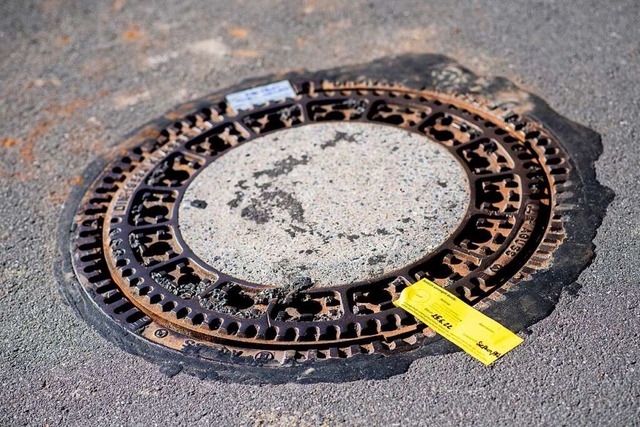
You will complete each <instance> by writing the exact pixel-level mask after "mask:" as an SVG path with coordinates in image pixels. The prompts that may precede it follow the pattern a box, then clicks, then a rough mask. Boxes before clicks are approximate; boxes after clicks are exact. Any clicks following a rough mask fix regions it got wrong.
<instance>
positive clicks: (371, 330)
mask: <svg viewBox="0 0 640 427" xmlns="http://www.w3.org/2000/svg"><path fill="white" fill-rule="evenodd" d="M292 83H293V86H294V88H295V89H296V91H297V93H298V95H297V97H296V98H295V99H293V100H285V101H282V102H278V103H272V104H269V105H265V106H260V107H257V108H255V109H253V110H249V111H245V112H242V113H240V114H238V113H236V112H235V111H233V110H231V109H230V108H229V107H228V106H227V105H226V104H225V102H224V101H223V100H219V101H217V102H213V103H210V104H208V105H205V106H201V108H199V109H197V110H196V111H192V112H191V113H190V114H182V112H181V113H180V114H176V115H175V117H174V119H175V120H174V121H173V123H171V124H170V125H168V126H165V127H164V128H163V129H158V130H155V129H154V130H152V131H151V132H149V131H144V130H143V131H142V132H141V133H140V137H139V144H138V145H136V146H133V147H130V148H127V149H122V152H121V153H120V155H119V158H117V159H116V160H115V161H114V162H113V163H111V164H110V165H109V166H108V167H106V168H105V169H104V171H103V173H102V174H101V175H100V176H99V177H98V178H97V179H96V180H95V181H94V182H93V184H92V185H91V186H90V188H89V190H88V191H87V192H86V194H85V196H84V198H83V200H82V202H81V204H80V207H79V210H78V213H77V215H76V217H75V219H74V230H72V233H71V240H70V246H69V250H70V253H71V257H72V261H73V266H74V270H75V273H76V276H77V277H78V280H79V281H80V284H81V286H82V287H83V289H84V290H85V292H86V293H87V294H88V295H90V297H91V299H92V300H93V301H94V302H95V303H96V304H97V305H98V306H99V308H100V310H102V311H103V312H104V313H105V314H106V315H107V316H108V317H110V318H111V319H114V320H115V321H117V322H118V323H119V324H120V325H121V326H122V327H124V328H126V329H127V330H129V331H131V332H133V333H135V334H137V335H139V336H141V337H143V338H145V339H147V340H149V341H151V342H154V343H157V344H159V345H161V346H163V347H166V348H169V349H173V350H177V351H181V352H183V353H185V354H189V355H193V356H194V357H196V358H200V359H203V360H217V361H227V362H233V363H245V364H251V365H260V366H281V365H300V364H304V363H308V362H310V361H314V360H318V359H345V358H349V357H352V356H356V355H361V354H372V353H375V354H391V353H396V352H402V351H406V350H411V349H414V348H416V347H418V346H419V345H420V344H421V343H422V342H423V341H424V340H425V337H431V336H433V333H432V332H431V331H430V330H428V329H425V328H424V325H422V324H421V323H419V322H417V321H416V320H415V319H414V318H413V317H412V316H410V315H408V314H407V313H406V312H404V311H402V310H400V309H398V308H395V307H394V306H393V305H392V304H391V301H392V300H393V299H395V298H396V297H397V295H398V294H399V292H400V291H401V290H402V289H403V288H404V287H406V286H407V285H408V284H410V283H411V282H413V281H415V280H416V279H418V278H421V277H428V278H430V279H431V280H433V281H435V282H436V283H439V284H441V285H442V286H445V287H446V288H447V289H449V290H451V291H452V292H454V293H456V294H457V295H458V296H460V297H461V298H462V299H464V300H466V301H467V302H469V303H470V304H474V305H476V306H477V307H479V308H480V309H485V308H486V307H488V306H489V305H491V304H494V303H495V302H496V301H498V300H500V297H501V295H502V294H503V293H504V292H506V291H507V290H508V289H509V288H510V287H512V286H513V285H515V284H516V283H518V282H520V281H522V280H523V279H525V278H527V277H529V275H530V274H532V273H533V272H535V271H537V270H541V269H545V268H546V267H547V266H548V264H549V262H550V261H551V257H552V253H553V251H554V250H555V248H556V247H557V246H558V245H559V244H560V243H562V241H563V239H564V237H565V233H564V225H563V221H564V218H563V215H562V214H563V211H564V209H566V207H564V206H563V199H564V196H563V194H564V193H566V192H567V191H568V190H569V189H570V182H569V180H568V179H567V176H568V174H569V171H570V165H569V162H568V157H567V155H566V153H565V151H564V150H563V148H562V147H561V146H560V144H559V143H558V141H557V140H556V138H554V137H553V135H551V134H550V132H549V131H547V130H545V129H544V128H543V127H542V125H540V124H538V123H536V122H534V121H532V120H530V119H527V118H525V117H523V116H520V115H518V114H514V113H512V112H509V111H507V110H503V109H501V108H497V107H495V106H492V105H488V104H482V103H478V102H476V101H474V100H473V99H470V98H467V97H461V96H452V95H446V94H442V93H436V92H431V91H425V90H416V89H410V88H407V87H404V86H400V85H392V84H388V83H383V82H376V81H360V82H343V83H340V82H330V81H320V80H317V81H308V80H299V81H294V82H292ZM327 120H329V121H330V120H342V121H360V122H372V123H378V124H387V125H390V126H396V127H400V128H403V129H406V130H408V131H410V132H415V133H418V134H420V135H423V136H426V137H428V138H430V139H431V140H433V141H435V142H437V143H439V144H441V145H443V146H444V147H446V148H447V149H448V150H449V152H450V153H451V154H452V155H454V156H455V157H456V158H457V159H458V160H459V161H460V163H461V164H462V165H463V167H464V168H465V171H466V173H467V176H468V178H469V182H470V184H471V188H470V194H471V196H470V199H471V200H470V204H469V209H468V211H467V212H466V214H465V217H464V219H463V221H462V223H461V224H460V226H459V227H458V229H457V230H456V231H455V232H454V233H453V234H452V235H451V236H450V238H449V239H448V240H447V241H446V242H445V243H443V244H442V245H441V246H440V247H439V248H437V249H436V250H434V251H433V252H432V253H430V254H425V257H424V258H422V259H421V260H419V261H418V262H416V263H413V264H411V265H408V266H405V267H403V268H401V269H399V270H397V271H394V272H392V273H389V274H387V275H385V276H384V277H379V278H376V279H375V280H372V281H368V282H359V283H354V284H349V285H341V286H334V287H328V288H327V287H323V288H322V289H317V290H316V289H313V287H311V288H308V289H307V287H306V286H304V284H302V285H303V286H300V284H281V285H284V286H283V287H281V288H274V287H273V286H269V285H265V284H255V283H248V282H245V281H242V280H238V279H236V278H233V277H230V276H228V275H226V274H224V272H220V271H217V270H215V269H213V268H212V267H210V266H208V265H207V264H206V263H204V262H203V261H202V260H200V259H199V258H198V257H197V256H196V255H195V254H193V252H191V250H190V249H189V248H188V247H186V245H185V244H184V241H183V240H182V237H181V236H180V233H179V229H178V227H177V215H176V213H177V207H178V205H179V203H180V199H181V197H182V195H183V194H184V191H185V190H186V188H187V186H188V185H189V183H190V182H191V181H192V180H193V179H194V178H195V176H196V175H197V172H198V171H199V170H203V169H204V168H205V167H206V166H207V165H208V164H209V163H210V162H212V161H215V159H216V158H217V157H218V156H220V155H222V154H223V153H224V152H226V151H227V150H229V149H232V148H233V147H235V146H237V145H238V144H244V143H247V142H249V141H251V140H252V139H255V138H257V137H259V136H261V135H264V134H266V133H269V132H273V131H278V130H282V129H286V128H289V127H294V126H302V125H305V124H307V123H313V122H318V121H327ZM185 284H187V285H189V286H185ZM283 289H284V291H283ZM247 304H249V305H248V306H247ZM292 313H293V314H292Z"/></svg>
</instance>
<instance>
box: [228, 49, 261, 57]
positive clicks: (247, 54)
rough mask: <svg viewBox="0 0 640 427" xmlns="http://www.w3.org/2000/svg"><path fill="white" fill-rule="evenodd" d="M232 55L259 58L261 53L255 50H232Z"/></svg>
mask: <svg viewBox="0 0 640 427" xmlns="http://www.w3.org/2000/svg"><path fill="white" fill-rule="evenodd" d="M233 56H235V57H236V58H261V57H262V54H261V53H260V52H258V51H257V50H243V49H239V50H234V51H233Z"/></svg>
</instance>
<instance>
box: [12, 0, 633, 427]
mask: <svg viewBox="0 0 640 427" xmlns="http://www.w3.org/2000/svg"><path fill="white" fill-rule="evenodd" d="M0 41H1V43H0V67H1V68H0V69H1V72H0V93H1V95H2V98H1V99H2V102H1V103H0V119H1V122H0V192H1V201H2V203H0V323H1V325H2V327H1V328H0V382H1V383H2V387H0V425H7V426H13V425H83V426H84V425H109V426H112V425H171V424H176V425H187V424H192V425H292V426H298V425H426V424H438V425H514V424H516V425H518V424H527V425H612V426H622V425H640V405H639V403H638V402H639V401H640V376H639V375H638V371H639V369H640V367H639V366H638V364H637V359H638V353H640V345H639V342H640V337H639V334H640V321H639V318H640V304H639V301H638V300H639V298H638V286H639V284H640V283H639V282H640V273H639V271H638V264H637V263H638V259H639V258H640V226H639V222H638V218H639V217H640V191H639V189H640V186H639V184H638V182H639V181H640V173H639V169H638V164H640V150H639V149H638V146H637V142H638V140H639V139H640V134H639V128H638V117H639V116H640V105H639V103H640V85H639V84H638V82H639V81H640V61H639V55H640V3H639V2H638V1H637V0H626V1H624V0H620V1H611V2H601V1H595V0H592V1H577V0H568V1H551V0H549V1H512V2H508V3H507V2H502V1H498V0H489V1H469V2H461V1H433V2H423V1H418V0H416V1H393V2H389V1H378V0H371V1H349V2H341V1H332V0H323V1H275V0H264V1H260V2H258V1H240V0H239V1H235V2H229V1H200V2H198V1H183V2H170V1H157V2H156V1H154V2H143V1H136V2H134V1H126V0H115V1H113V2H107V1H105V2H98V1H63V0H59V1H56V0H44V1H39V2H33V1H15V0H13V1H12V0H7V1H4V2H2V3H1V4H0ZM406 53H414V54H420V53H436V54H443V55H447V56H449V57H451V58H453V59H455V60H456V61H458V62H459V63H460V64H462V65H463V66H466V67H468V68H470V69H471V70H473V71H474V72H475V73H477V74H481V75H501V76H505V77H507V78H508V79H510V80H511V81H514V82H516V83H517V84H518V85H520V86H521V87H522V88H524V89H525V90H527V91H530V92H532V93H534V94H537V95H539V96H541V97H542V98H543V99H545V100H546V101H547V102H549V104H550V105H551V107H552V108H553V109H554V110H556V111H558V112H559V113H560V114H562V115H564V116H566V117H568V118H569V119H571V120H574V121H576V122H578V123H580V124H582V125H585V126H587V127H589V128H591V129H593V130H595V131H596V132H598V133H600V134H601V135H602V141H603V146H604V152H603V155H602V156H601V158H600V159H599V161H598V162H597V163H596V170H597V174H598V179H599V180H600V182H601V183H602V184H604V185H606V186H608V187H609V188H611V189H612V190H613V191H614V192H615V195H616V197H615V199H614V200H613V202H612V203H611V205H610V206H609V208H608V213H607V216H606V217H605V219H604V222H603V224H602V226H601V228H600V229H599V232H598V235H597V237H596V239H595V241H594V243H595V244H596V253H597V256H596V258H595V260H594V261H593V263H592V264H591V265H590V266H589V267H588V268H587V269H586V270H585V271H584V272H583V273H582V275H581V276H580V278H579V280H578V285H577V286H574V287H572V288H571V289H573V290H574V291H572V292H568V293H566V294H564V295H563V296H562V298H561V300H560V302H559V304H558V305H557V307H556V309H555V311H554V312H553V313H552V314H551V315H550V316H549V317H547V318H546V319H544V320H543V321H541V322H539V323H537V324H536V325H534V326H533V327H532V328H531V331H532V333H531V335H529V336H528V337H527V338H526V341H525V343H524V344H523V345H522V346H520V347H519V348H518V349H517V350H516V351H514V352H513V353H510V354H509V355H508V356H507V357H505V358H504V359H502V360H501V361H499V363H497V364H495V365H494V366H493V367H491V368H485V367H484V366H482V365H480V364H479V363H477V362H476V361H474V360H472V359H471V358H469V357H468V356H466V355H465V354H463V353H455V354H450V355H445V356H433V357H427V358H424V359H421V360H418V361H417V362H415V363H414V364H413V365H412V366H411V367H410V369H409V371H408V372H407V373H405V374H402V375H398V376H395V377H392V378H390V379H388V380H367V381H355V382H350V383H342V384H313V385H301V384H285V385H277V386H275V385H239V384H225V383H219V382H214V381H201V380H198V379H197V378H195V377H190V376H187V375H184V374H179V375H176V376H174V377H168V376H166V375H164V374H163V373H161V372H160V370H159V368H158V367H157V366H156V365H153V364H150V363H148V362H146V361H145V360H143V359H141V358H138V357H134V356H131V355H129V354H127V353H125V352H124V351H122V350H120V349H119V348H118V347H116V346H115V345H113V344H112V343H110V342H108V341H106V340H104V339H103V338H101V337H100V336H99V335H98V334H97V333H96V332H94V331H93V330H92V329H91V328H89V327H88V326H87V325H86V324H85V323H84V322H83V321H82V320H80V319H79V318H77V317H76V316H75V315H74V313H73V311H72V310H71V308H70V307H69V306H67V305H66V304H65V303H64V299H63V297H62V296H61V295H60V293H59V290H58V284H57V281H56V278H55V276H54V274H53V268H52V262H53V260H54V256H55V252H56V227H57V224H58V220H59V217H60V214H61V212H62V206H63V203H64V201H65V199H66V197H67V195H68V192H69V190H70V189H71V188H72V186H74V185H78V184H80V183H81V179H82V178H81V173H82V171H83V170H84V169H85V168H86V167H87V166H88V164H89V163H90V162H91V160H92V159H93V158H95V157H96V156H98V155H100V154H104V153H107V152H108V151H109V150H111V149H112V148H113V147H115V146H116V145H117V144H118V143H119V142H120V141H122V140H123V137H124V135H125V134H127V133H128V132H129V131H131V130H132V129H134V128H136V127H138V126H139V125H141V124H143V123H145V122H147V121H148V120H150V119H152V118H155V117H158V116H160V115H161V114H163V113H164V112H166V111H167V110H169V109H170V108H171V107H173V106H174V105H176V104H178V103H182V102H185V101H187V100H189V99H193V98H197V97H200V96H203V95H205V94H207V93H210V92H213V91H215V90H219V89H222V88H224V87H227V86H231V85H233V84H236V83H238V82H240V81H241V80H243V79H245V78H250V77H258V76H262V75H267V74H271V73H276V72H282V71H289V70H297V69H302V68H306V69H309V70H311V71H315V70H321V69H325V68H331V67H336V66H342V65H349V64H361V63H367V62H369V61H373V60H375V59H378V58H383V57H388V56H390V55H396V54H406ZM576 290H577V291H576Z"/></svg>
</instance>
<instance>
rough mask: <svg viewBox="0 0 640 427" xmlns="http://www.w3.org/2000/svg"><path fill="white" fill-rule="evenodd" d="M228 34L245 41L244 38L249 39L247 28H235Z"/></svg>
mask: <svg viewBox="0 0 640 427" xmlns="http://www.w3.org/2000/svg"><path fill="white" fill-rule="evenodd" d="M227 33H229V35H230V36H231V37H235V38H237V39H244V38H247V36H248V35H249V30H247V29H246V28H240V27H233V28H229V29H228V30H227Z"/></svg>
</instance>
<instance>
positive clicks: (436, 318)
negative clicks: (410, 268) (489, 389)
mask: <svg viewBox="0 0 640 427" xmlns="http://www.w3.org/2000/svg"><path fill="white" fill-rule="evenodd" d="M393 303H394V304H395V305H397V306H398V307H400V308H403V309H405V310H406V311H408V312H409V313H411V314H413V315H414V316H415V317H417V318H418V319H420V320H421V321H422V322H424V323H425V324H426V325H427V326H429V327H430V328H431V329H433V330H434V331H435V332H436V333H438V334H440V335H442V336H443V337H444V338H446V339H448V340H449V341H451V342H452V343H454V344H455V345H457V346H458V347H460V348H461V349H462V350H464V351H465V352H467V353H468V354H470V355H471V356H473V357H475V358H476V359H478V360H479V361H481V362H482V363H484V364H485V365H487V366H488V365H490V364H492V363H493V362H495V361H496V360H497V359H498V358H500V357H502V356H503V355H504V354H505V353H507V352H508V351H510V350H513V349H514V348H515V347H517V346H518V345H520V344H521V343H522V341H523V340H522V338H520V337H519V336H517V335H516V334H514V333H513V332H511V331H510V330H508V329H507V328H505V327H504V326H502V325H501V324H499V323H498V322H496V321H495V320H493V319H491V318H490V317H487V316H486V315H484V314H482V313H481V312H479V311H478V310H476V309H475V308H473V307H471V306H469V305H467V303H465V302H464V301H462V300H461V299H460V298H458V297H456V296H455V295H453V294H452V293H451V292H449V291H447V290H445V289H444V288H442V287H440V286H438V285H437V284H435V283H433V282H431V281H430V280H427V279H422V280H420V281H419V282H416V283H414V284H413V285H411V286H409V287H408V288H406V289H404V290H403V291H402V293H401V294H400V298H398V299H397V300H395V301H394V302H393Z"/></svg>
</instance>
